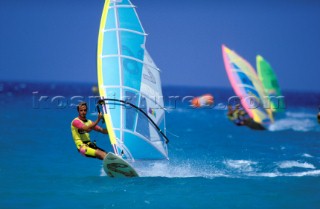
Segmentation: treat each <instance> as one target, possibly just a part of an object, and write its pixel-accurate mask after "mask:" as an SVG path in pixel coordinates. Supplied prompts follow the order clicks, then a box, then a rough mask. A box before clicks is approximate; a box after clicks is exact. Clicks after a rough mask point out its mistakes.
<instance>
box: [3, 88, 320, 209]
mask: <svg viewBox="0 0 320 209" xmlns="http://www.w3.org/2000/svg"><path fill="white" fill-rule="evenodd" d="M92 86H94V84H81V83H27V82H0V105H1V110H0V113H1V117H0V121H1V123H0V124H1V127H0V130H1V134H0V138H1V145H0V149H1V152H0V162H1V163H0V165H1V166H0V208H130V209H135V208H137V209H140V208H153V209H157V208H239V209H244V208H246V209H247V208H315V209H316V208H320V124H318V122H317V119H316V115H317V113H318V111H319V110H318V106H319V105H320V92H294V91H283V94H284V96H285V101H286V109H285V112H284V113H283V114H281V115H279V116H277V118H276V121H275V123H274V124H272V125H271V127H270V129H269V130H268V131H254V130H251V129H249V128H247V127H238V126H235V125H233V124H232V123H231V122H230V121H228V119H227V118H226V112H227V110H226V108H225V104H226V103H227V101H228V98H229V97H231V96H234V93H233V91H232V90H231V88H230V89H229V88H209V87H206V88H205V87H183V86H164V87H163V94H164V99H165V106H166V109H167V113H166V123H167V130H166V131H167V136H168V138H169V139H170V143H169V144H168V149H169V158H170V160H169V161H168V162H153V163H151V164H148V165H146V166H144V164H143V163H140V164H137V165H136V166H137V167H136V168H137V171H138V172H139V173H140V175H141V177H139V178H124V179H114V178H110V177H107V176H106V175H105V173H104V172H103V169H102V165H101V161H99V160H97V159H91V158H85V157H83V156H81V155H80V154H79V153H78V152H77V150H76V148H75V145H74V142H73V140H72V137H71V132H70V123H71V121H72V119H73V118H74V117H76V116H77V111H76V109H75V107H74V105H75V104H77V101H78V100H79V99H85V100H87V101H89V102H91V100H92V98H94V97H93V96H94V94H93V92H92ZM205 93H210V94H212V95H214V97H215V105H214V107H210V108H203V109H194V108H190V106H189V99H190V97H192V96H200V95H202V94H205ZM174 96H176V97H175V98H176V99H172V98H173V97H174ZM88 118H91V119H95V118H96V112H95V108H94V103H92V104H91V103H90V107H89V114H88ZM100 125H101V126H102V125H103V124H100ZM91 137H92V138H93V139H96V141H97V144H98V145H99V146H101V147H103V148H104V149H106V150H111V147H110V145H109V139H108V137H105V136H103V135H101V134H99V133H92V136H91Z"/></svg>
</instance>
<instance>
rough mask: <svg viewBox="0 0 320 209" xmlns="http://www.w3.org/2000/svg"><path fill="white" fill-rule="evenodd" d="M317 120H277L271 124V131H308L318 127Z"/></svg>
mask: <svg viewBox="0 0 320 209" xmlns="http://www.w3.org/2000/svg"><path fill="white" fill-rule="evenodd" d="M316 125H318V124H316V122H315V121H314V120H311V119H295V118H284V119H280V120H276V121H275V122H274V123H273V124H271V125H270V126H269V130H270V131H283V130H294V131H301V132H307V131H311V130H314V129H315V128H316Z"/></svg>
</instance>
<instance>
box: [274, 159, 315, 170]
mask: <svg viewBox="0 0 320 209" xmlns="http://www.w3.org/2000/svg"><path fill="white" fill-rule="evenodd" d="M278 166H279V168H282V169H284V168H294V167H296V168H308V169H315V167H314V165H312V164H310V163H307V162H304V163H300V162H298V161H283V162H280V163H278Z"/></svg>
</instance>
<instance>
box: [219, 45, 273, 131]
mask: <svg viewBox="0 0 320 209" xmlns="http://www.w3.org/2000/svg"><path fill="white" fill-rule="evenodd" d="M222 54H223V60H224V65H225V69H226V71H227V75H228V78H229V81H230V83H231V86H232V88H233V90H234V91H235V93H236V95H237V96H238V97H239V99H240V101H241V104H242V106H243V108H244V109H245V111H246V112H247V113H248V115H249V116H250V117H251V118H252V119H253V120H254V121H255V122H256V123H259V124H261V125H262V126H264V127H265V128H266V127H268V126H269V125H270V124H271V123H272V122H273V117H272V113H271V111H270V109H266V108H265V104H264V99H265V98H266V96H265V94H264V90H263V87H262V84H261V82H260V81H259V78H258V76H257V74H256V72H255V70H254V69H253V67H252V66H251V65H250V64H249V63H248V62H247V61H246V60H245V59H244V58H242V57H241V56H239V55H238V54H237V53H236V52H234V51H232V50H230V49H229V48H227V47H226V46H225V45H222Z"/></svg>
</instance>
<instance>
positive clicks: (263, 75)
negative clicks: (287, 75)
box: [256, 55, 285, 112]
mask: <svg viewBox="0 0 320 209" xmlns="http://www.w3.org/2000/svg"><path fill="white" fill-rule="evenodd" d="M256 65H257V73H258V77H259V79H260V80H261V82H262V85H263V88H264V91H265V93H266V95H267V96H268V98H269V101H270V105H271V110H272V111H273V112H283V110H284V108H285V103H284V97H283V96H282V93H281V90H280V86H279V83H278V79H277V77H276V74H275V73H274V70H273V69H272V67H271V65H270V64H269V62H268V61H267V60H265V59H264V58H263V57H262V56H261V55H257V57H256Z"/></svg>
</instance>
